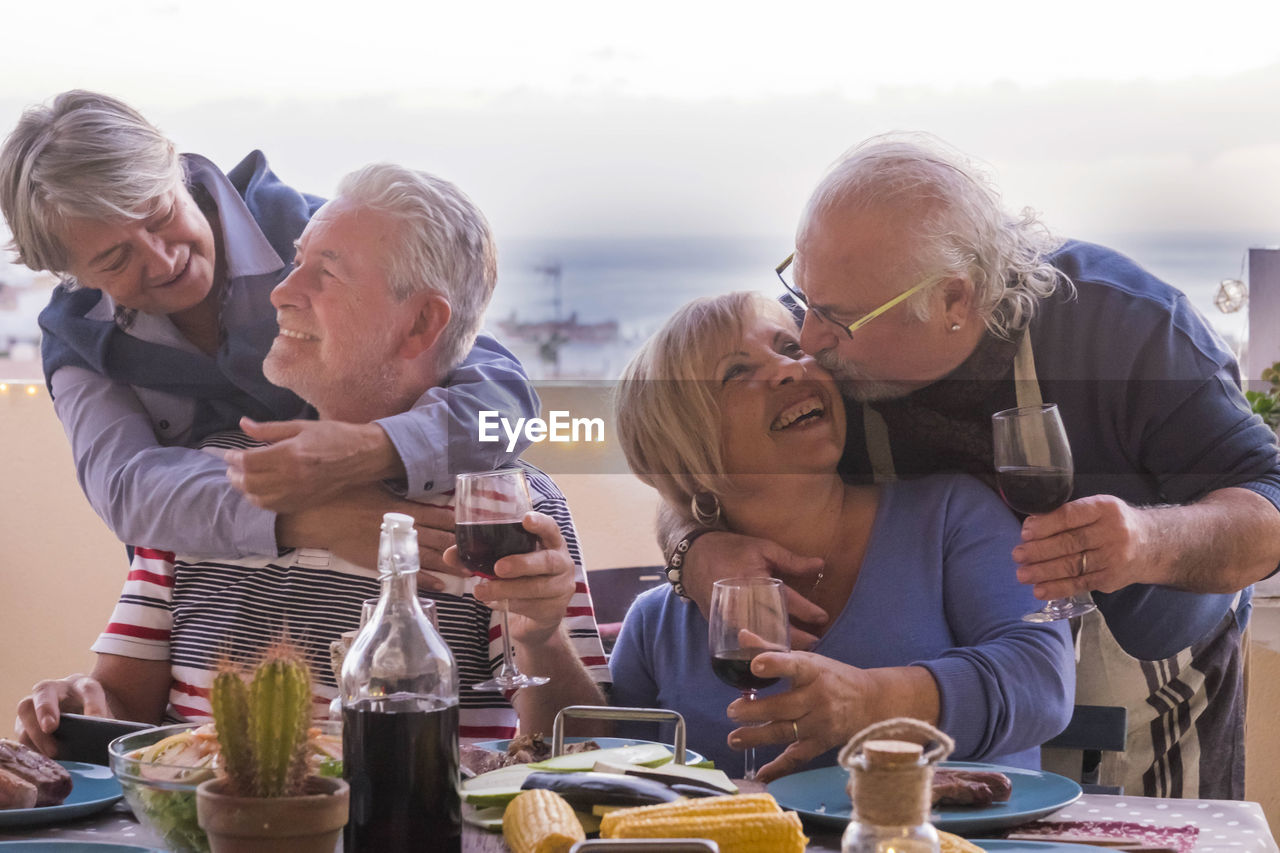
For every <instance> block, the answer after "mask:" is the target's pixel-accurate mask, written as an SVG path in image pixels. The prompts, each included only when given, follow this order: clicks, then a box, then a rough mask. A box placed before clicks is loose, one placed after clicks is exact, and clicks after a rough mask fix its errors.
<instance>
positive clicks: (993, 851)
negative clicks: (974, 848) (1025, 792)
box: [969, 838, 1099, 853]
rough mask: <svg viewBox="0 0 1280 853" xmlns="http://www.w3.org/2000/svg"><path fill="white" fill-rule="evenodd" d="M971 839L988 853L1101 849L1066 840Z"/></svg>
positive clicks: (1076, 852) (1093, 852)
mask: <svg viewBox="0 0 1280 853" xmlns="http://www.w3.org/2000/svg"><path fill="white" fill-rule="evenodd" d="M969 840H970V841H972V842H973V843H974V844H976V845H978V846H979V847H981V848H982V849H983V850H986V851H988V853H1059V851H1061V853H1098V849H1099V848H1097V847H1091V846H1089V845H1088V844H1068V843H1067V842H1065V841H1010V840H1009V839H1007V838H994V839H986V838H971V839H969Z"/></svg>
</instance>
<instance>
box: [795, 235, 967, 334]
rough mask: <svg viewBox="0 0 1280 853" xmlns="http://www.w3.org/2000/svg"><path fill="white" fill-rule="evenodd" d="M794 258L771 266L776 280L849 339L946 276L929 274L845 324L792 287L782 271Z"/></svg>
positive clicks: (798, 300) (802, 305) (806, 309)
mask: <svg viewBox="0 0 1280 853" xmlns="http://www.w3.org/2000/svg"><path fill="white" fill-rule="evenodd" d="M795 259H796V253H795V252H792V253H791V254H789V255H787V257H786V259H785V260H783V262H782V263H780V264H778V265H777V266H776V267H774V268H773V271H774V272H775V273H777V275H778V281H780V282H782V286H783V287H785V288H786V289H787V293H790V294H791V296H792V297H793V298H794V299H795V300H796V302H797V303H799V305H800V307H801V308H803V309H804V310H805V311H812V312H813V313H815V314H817V315H818V316H819V317H821V318H822V319H824V320H826V321H827V322H828V323H830V324H831V325H833V326H836V327H838V328H840V329H843V330H844V333H845V334H846V335H848V336H849V338H850V339H852V338H853V333H854V332H856V331H858V330H859V329H861V328H862V327H863V326H865V325H867V324H868V323H870V322H871V321H872V320H874V319H875V318H877V317H879V316H880V315H881V314H883V313H885V312H886V311H888V310H889V309H891V308H893V307H894V306H896V305H898V304H899V303H901V302H905V301H906V300H907V299H910V298H911V297H912V296H914V295H915V294H917V293H919V292H920V291H922V290H924V289H925V288H926V287H932V286H933V285H935V284H937V283H938V282H940V281H943V280H944V279H946V278H947V275H946V274H943V275H935V276H930V277H929V278H926V279H925V280H924V281H922V282H920V283H919V284H917V285H914V286H913V287H911V288H908V289H907V290H904V291H902V292H901V293H899V294H898V295H897V296H895V297H893V298H892V299H890V300H889V301H888V302H886V303H884V304H883V305H881V306H880V307H879V308H873V309H872V310H870V311H868V312H867V313H866V314H863V315H862V316H861V317H859V318H858V319H856V320H854V321H853V322H852V323H847V324H846V323H841V322H840V321H839V320H837V319H836V318H834V317H832V316H831V315H830V314H828V313H827V312H826V310H825V309H822V308H818V307H816V306H813V305H810V304H809V299H808V297H806V296H805V295H804V294H803V293H801V292H800V291H799V290H797V289H796V288H795V287H793V286H792V284H791V282H789V281H787V279H786V276H784V275H783V273H785V272H786V271H787V268H788V267H790V266H791V263H792V262H793V261H794V260H795Z"/></svg>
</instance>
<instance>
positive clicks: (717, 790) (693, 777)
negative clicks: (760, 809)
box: [593, 761, 738, 797]
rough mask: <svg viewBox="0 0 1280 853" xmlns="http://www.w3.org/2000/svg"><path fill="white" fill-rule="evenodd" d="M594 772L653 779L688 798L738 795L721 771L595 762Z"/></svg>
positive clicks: (735, 786) (736, 787)
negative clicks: (686, 788)
mask: <svg viewBox="0 0 1280 853" xmlns="http://www.w3.org/2000/svg"><path fill="white" fill-rule="evenodd" d="M593 769H594V770H596V771H598V772H600V773H622V774H625V775H627V776H639V777H641V778H643V779H653V780H655V781H658V782H662V783H663V784H665V785H670V786H671V787H673V788H675V789H676V790H677V791H680V793H682V794H685V795H686V796H690V797H708V796H714V795H723V794H736V793H738V786H737V785H735V784H733V781H732V780H730V779H729V777H728V776H727V775H726V774H725V772H724V771H723V770H715V769H708V768H704V767H689V766H687V765H684V764H664V765H662V766H661V767H640V766H638V765H635V764H614V763H612V762H606V761H597V762H596V766H595V767H594V768H593ZM678 785H689V786H693V787H698V788H703V789H704V791H703V792H702V793H688V792H687V791H683V790H681V789H680V788H678V787H676V786H678Z"/></svg>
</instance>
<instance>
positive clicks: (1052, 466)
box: [991, 403, 1096, 622]
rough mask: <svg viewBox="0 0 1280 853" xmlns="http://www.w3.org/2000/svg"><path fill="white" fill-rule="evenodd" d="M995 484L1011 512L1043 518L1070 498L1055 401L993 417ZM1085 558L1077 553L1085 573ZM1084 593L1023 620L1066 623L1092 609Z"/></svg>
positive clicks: (1066, 452) (1065, 446)
mask: <svg viewBox="0 0 1280 853" xmlns="http://www.w3.org/2000/svg"><path fill="white" fill-rule="evenodd" d="M991 434H992V441H993V442H994V444H993V449H994V462H995V469H996V485H997V486H998V487H999V489H1000V496H1001V497H1002V498H1004V502H1005V503H1006V504H1008V505H1009V507H1010V508H1011V509H1013V510H1014V511H1015V512H1020V513H1022V514H1023V515H1042V514H1044V513H1047V512H1052V511H1053V510H1055V509H1057V508H1058V507H1060V506H1062V505H1063V504H1064V503H1066V502H1067V501H1069V500H1070V499H1071V490H1072V488H1073V486H1074V479H1075V475H1074V467H1073V464H1072V461H1071V445H1070V444H1069V443H1068V441H1067V431H1066V429H1065V428H1064V427H1063V425H1062V417H1061V415H1060V414H1059V412H1058V406H1057V404H1055V403H1046V404H1042V405H1038V406H1022V407H1020V408H1016V409H1006V410H1004V411H1002V412H996V413H995V414H994V415H992V416H991ZM1087 561H1088V557H1087V556H1086V555H1084V554H1081V555H1080V569H1081V573H1083V571H1084V568H1085V566H1086V565H1087ZM1095 607H1096V605H1094V603H1093V598H1092V597H1091V596H1090V595H1089V593H1087V592H1082V593H1077V594H1076V595H1074V596H1072V597H1070V598H1055V599H1053V600H1051V601H1048V602H1046V603H1045V606H1044V608H1043V609H1042V610H1037V611H1035V612H1034V613H1028V614H1027V615H1026V616H1023V617H1022V618H1023V619H1025V620H1026V621H1028V622H1053V621H1057V620H1059V619H1070V618H1071V617H1072V616H1081V615H1083V614H1085V613H1088V612H1089V611H1090V610H1094V609H1095Z"/></svg>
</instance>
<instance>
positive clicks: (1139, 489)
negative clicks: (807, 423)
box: [663, 135, 1280, 798]
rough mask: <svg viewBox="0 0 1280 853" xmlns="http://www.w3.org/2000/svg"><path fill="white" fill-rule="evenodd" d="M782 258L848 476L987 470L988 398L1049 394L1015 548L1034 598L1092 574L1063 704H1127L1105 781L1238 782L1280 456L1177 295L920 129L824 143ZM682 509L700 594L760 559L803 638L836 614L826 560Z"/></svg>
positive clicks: (1200, 322)
mask: <svg viewBox="0 0 1280 853" xmlns="http://www.w3.org/2000/svg"><path fill="white" fill-rule="evenodd" d="M777 272H778V275H779V277H780V278H781V279H782V283H783V286H784V287H785V288H786V290H787V291H788V294H789V297H787V301H789V302H791V303H792V307H793V308H794V309H795V310H796V311H797V312H798V313H799V312H802V313H803V326H802V330H801V338H800V342H801V345H802V346H803V348H804V349H805V351H806V352H808V353H810V354H811V355H813V356H814V357H815V358H816V359H817V360H818V361H819V362H820V363H821V364H822V365H823V366H824V367H826V368H827V369H828V370H830V371H831V372H832V373H833V374H834V376H835V377H836V379H837V380H838V381H839V382H840V384H841V387H842V393H843V395H844V397H845V400H846V404H847V406H848V408H849V417H848V423H849V427H848V439H847V444H846V449H845V455H844V459H843V460H842V462H841V472H842V474H844V476H845V477H846V478H849V479H855V480H857V479H865V480H871V479H874V480H877V481H883V480H886V479H892V478H894V477H909V476H919V475H924V474H929V473H933V472H938V471H964V472H968V473H971V474H975V475H977V476H979V477H982V478H984V479H985V480H986V481H987V482H988V483H992V482H993V476H992V475H993V472H994V467H993V460H992V435H991V415H992V414H993V413H995V412H997V411H999V410H1002V409H1006V408H1010V407H1013V406H1021V405H1031V404H1035V403H1039V402H1052V403H1057V404H1058V407H1059V409H1060V410H1061V413H1062V418H1063V421H1064V423H1065V426H1066V431H1067V435H1068V437H1069V439H1070V441H1071V447H1072V451H1073V455H1074V457H1075V469H1076V478H1075V491H1074V494H1073V495H1072V497H1073V498H1074V500H1072V501H1070V502H1068V503H1067V504H1065V505H1064V506H1062V507H1061V508H1060V509H1058V510H1056V511H1054V512H1051V513H1047V514H1045V515H1039V516H1032V517H1030V518H1028V519H1027V520H1026V521H1025V522H1024V525H1023V541H1022V542H1021V543H1020V544H1019V545H1018V546H1017V547H1016V548H1015V549H1014V551H1013V558H1014V560H1015V562H1017V563H1018V564H1019V569H1018V579H1019V580H1020V581H1021V582H1023V583H1027V584H1032V585H1034V589H1035V594H1036V596H1037V597H1038V598H1041V599H1050V598H1060V597H1065V596H1069V595H1071V594H1073V593H1077V592H1084V591H1092V594H1093V598H1094V600H1095V602H1096V604H1097V607H1098V610H1097V611H1095V612H1094V613H1091V614H1087V615H1086V616H1084V617H1082V618H1081V620H1080V621H1079V622H1078V623H1076V624H1075V625H1073V627H1074V628H1075V630H1076V632H1077V643H1078V655H1079V666H1078V671H1077V695H1076V701H1077V703H1078V704H1094V705H1119V706H1123V707H1125V708H1127V709H1128V713H1129V726H1128V729H1129V735H1128V740H1127V743H1126V748H1125V751H1124V752H1122V753H1108V754H1107V756H1106V757H1105V758H1104V759H1103V766H1102V768H1101V774H1100V778H1099V781H1100V782H1102V783H1103V784H1108V785H1119V786H1123V788H1124V792H1125V793H1127V794H1130V795H1146V796H1160V797H1201V798H1240V797H1242V796H1243V795H1244V736H1243V727H1244V696H1243V690H1242V684H1243V660H1242V644H1241V637H1242V634H1243V632H1244V630H1245V628H1246V626H1247V623H1248V617H1249V611H1250V594H1251V588H1250V584H1252V583H1254V582H1256V581H1258V580H1261V579H1263V578H1265V577H1267V576H1269V575H1271V574H1273V573H1274V572H1275V571H1276V569H1277V565H1278V564H1280V512H1277V508H1278V507H1280V461H1278V457H1277V450H1276V437H1275V434H1274V433H1273V432H1272V431H1271V430H1270V429H1269V428H1268V427H1266V425H1265V424H1263V423H1262V421H1261V419H1260V418H1258V417H1257V416H1255V415H1251V414H1250V411H1249V406H1248V404H1247V403H1246V402H1245V400H1244V395H1243V393H1242V392H1241V390H1240V375H1239V367H1238V365H1237V363H1236V360H1235V358H1234V356H1233V355H1232V354H1231V353H1230V351H1229V350H1227V348H1226V347H1225V346H1224V345H1223V344H1222V342H1221V341H1220V340H1219V338H1218V336H1217V335H1216V334H1215V333H1214V332H1213V331H1212V329H1211V328H1210V327H1209V325H1208V324H1207V323H1206V322H1205V320H1204V319H1203V318H1202V317H1200V316H1199V315H1198V314H1197V313H1196V311H1195V310H1194V309H1193V308H1192V307H1191V306H1190V304H1189V303H1188V302H1187V299H1186V297H1185V296H1184V295H1183V294H1182V293H1180V292H1179V291H1177V290H1175V289H1174V288H1172V287H1170V286H1168V285H1167V284H1164V283H1163V282H1161V281H1159V280H1157V279H1156V278H1155V277H1153V276H1152V275H1150V274H1149V273H1147V272H1146V271H1145V270H1143V269H1141V268H1140V267H1139V266H1137V265H1136V264H1135V263H1133V262H1132V261H1131V260H1129V259H1128V258H1125V257H1123V256H1121V255H1119V254H1118V253H1116V252H1114V251H1112V250H1110V249H1106V248H1104V247H1101V246H1097V245H1092V244H1088V243H1081V242H1075V241H1069V242H1064V241H1061V240H1058V239H1055V238H1054V237H1052V236H1051V235H1050V234H1049V233H1048V232H1047V230H1046V229H1045V228H1044V227H1043V226H1042V225H1041V224H1040V223H1039V221H1038V220H1037V218H1036V217H1035V215H1034V214H1032V213H1031V212H1030V211H1024V212H1023V213H1022V214H1020V215H1018V216H1011V215H1009V214H1007V213H1005V211H1004V210H1003V209H1002V207H1001V203H1000V198H999V194H998V193H997V191H996V190H995V188H994V186H992V184H991V183H990V182H989V181H988V180H987V179H986V177H985V176H984V175H983V174H981V173H980V172H979V171H978V170H977V169H976V168H975V167H974V166H972V165H971V164H970V163H969V162H968V161H967V159H966V158H965V157H963V156H962V155H960V154H959V153H958V152H954V151H952V150H950V149H949V148H948V147H946V146H945V145H944V144H943V143H941V142H940V141H938V140H936V139H933V138H931V137H924V136H920V135H912V136H890V137H877V138H874V139H871V140H868V141H867V142H865V143H863V144H862V145H860V146H858V147H856V148H854V149H852V150H851V151H850V152H849V153H848V154H846V155H845V156H844V157H843V158H842V159H841V160H840V161H838V162H837V163H836V164H835V165H834V166H833V167H832V168H831V170H830V171H829V172H828V174H827V175H826V176H825V177H824V178H823V180H822V181H821V182H820V183H819V185H818V187H817V188H816V189H815V191H814V193H813V195H812V196H811V198H810V200H809V203H808V205H807V207H806V209H805V211H804V214H803V216H802V218H801V222H800V225H799V228H798V230H797V235H796V251H795V253H794V255H792V256H791V257H789V258H787V259H786V260H785V261H783V263H781V264H780V265H779V266H778V268H777ZM779 473H786V472H779ZM689 512H690V511H689V509H688V508H682V509H678V508H674V507H671V508H667V512H666V515H665V518H664V522H663V538H664V540H665V544H666V545H667V546H668V548H667V553H668V554H671V555H672V556H671V562H670V563H669V566H668V577H669V579H670V580H672V582H673V583H674V584H676V585H677V591H679V592H682V593H684V594H685V595H686V596H687V597H689V598H691V599H692V600H693V601H695V602H697V604H698V606H699V607H701V608H702V610H703V611H704V612H706V607H707V603H708V601H709V599H710V587H711V583H712V582H713V581H714V580H715V579H717V578H719V577H724V576H728V575H735V574H748V575H750V574H775V575H778V576H782V577H786V578H789V584H790V585H791V586H792V587H793V589H792V591H791V593H790V594H789V595H790V599H789V606H790V608H791V613H792V617H793V622H794V623H795V631H796V634H795V636H796V638H797V639H798V641H799V642H801V643H803V642H805V641H808V642H810V643H812V642H814V641H816V640H817V638H818V637H820V636H821V635H822V634H823V633H824V632H825V628H826V626H827V625H828V624H829V623H830V622H833V621H835V620H836V619H838V618H839V617H840V614H835V613H832V614H828V613H825V612H823V611H822V610H821V609H820V608H818V607H817V606H816V605H814V604H813V603H812V602H810V601H808V600H807V599H805V598H804V597H803V595H802V593H803V592H805V591H807V590H809V589H811V588H812V587H813V585H814V579H815V578H821V571H822V560H821V559H818V558H815V557H813V556H812V555H799V554H793V553H790V552H787V551H784V550H782V549H780V548H779V547H778V546H776V545H773V544H772V543H766V542H763V541H761V540H755V539H747V538H746V537H741V536H734V535H732V534H729V533H727V532H722V531H716V530H714V529H710V528H707V527H695V528H692V529H691V527H690V525H691V523H692V522H690V521H686V520H684V519H687V518H688V517H689ZM904 594H907V595H910V594H911V591H910V590H904ZM887 629H888V630H891V626H889V627H887ZM742 722H744V723H750V722H755V721H753V720H746V719H745V718H744V720H743V721H742Z"/></svg>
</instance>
